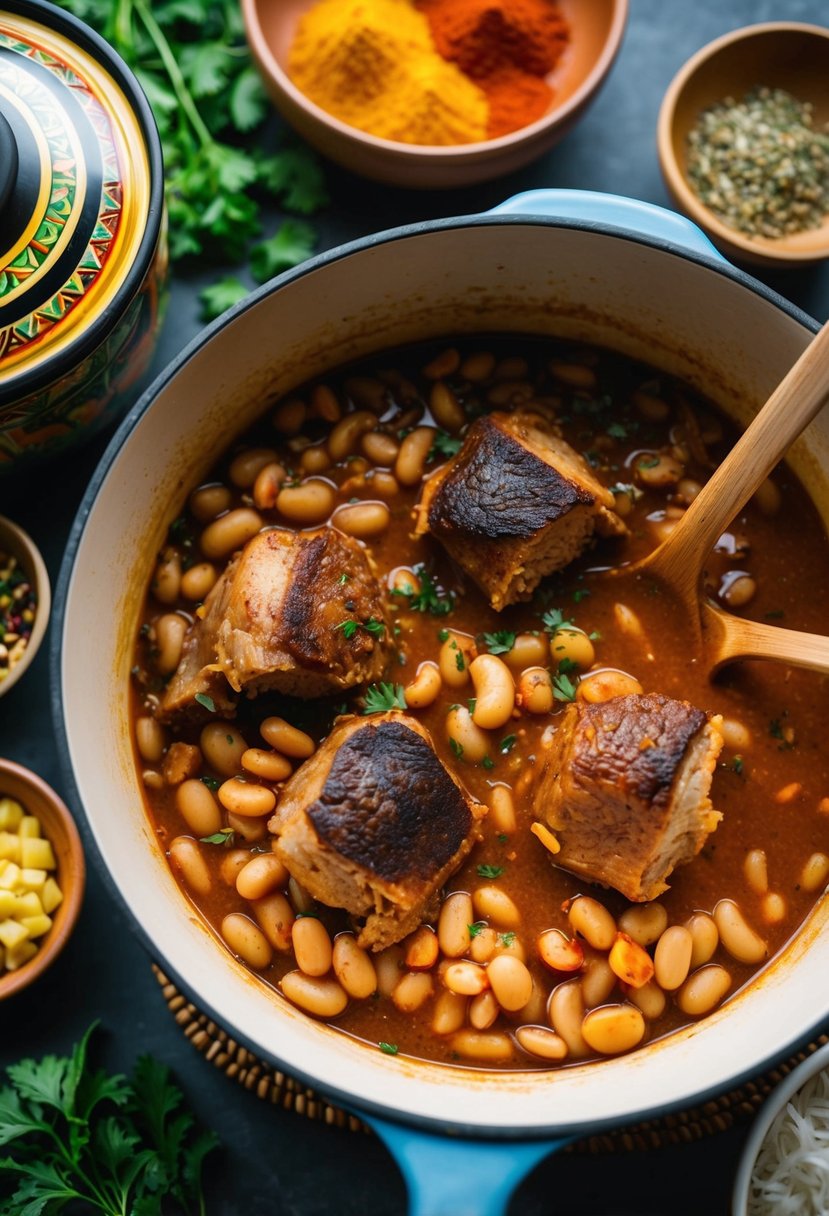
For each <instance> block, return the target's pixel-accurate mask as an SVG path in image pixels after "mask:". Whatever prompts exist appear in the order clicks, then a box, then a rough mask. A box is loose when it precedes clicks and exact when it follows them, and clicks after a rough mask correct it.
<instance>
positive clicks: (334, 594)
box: [159, 528, 394, 719]
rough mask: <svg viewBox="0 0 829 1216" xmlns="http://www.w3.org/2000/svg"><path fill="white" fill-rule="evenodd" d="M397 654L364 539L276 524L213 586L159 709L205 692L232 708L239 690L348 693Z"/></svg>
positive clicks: (184, 704)
mask: <svg viewBox="0 0 829 1216" xmlns="http://www.w3.org/2000/svg"><path fill="white" fill-rule="evenodd" d="M345 622H351V623H352V624H351V625H349V626H348V627H344V623H345ZM367 625H368V626H369V627H368V628H366V626H367ZM393 651H394V639H393V637H392V632H391V626H390V622H389V619H388V616H387V612H386V607H385V602H384V597H383V592H382V590H381V587H380V584H379V582H378V581H377V578H376V577H375V575H374V573H373V571H372V568H371V566H370V564H369V558H368V556H367V554H366V551H365V549H363V548H362V546H361V545H360V544H359V542H358V541H356V540H353V539H352V538H351V537H350V536H345V535H344V534H343V533H342V532H338V531H336V530H335V529H333V528H323V529H320V530H318V531H314V532H293V531H289V530H287V529H283V528H272V529H269V530H268V531H266V532H260V533H258V535H256V536H254V537H253V539H252V540H249V541H248V543H247V544H246V545H245V547H244V549H242V551H241V553H239V554H238V555H237V556H236V557H234V558H233V560H232V561H231V563H230V565H229V566H228V567H227V569H226V570H225V572H224V574H223V575H222V577H221V578H220V579H219V580H218V582H217V583H216V585H215V586H214V587H213V589H212V590H211V592H210V594H209V595H208V597H207V599H206V601H205V604H204V616H203V618H202V619H201V620H196V621H195V622H194V624H193V625H192V626H191V627H190V629H189V630H188V632H187V636H186V638H185V641H184V649H183V652H182V656H181V661H180V663H179V665H178V667H177V669H176V671H175V672H174V674H173V676H172V678H171V680H170V682H169V684H168V686H167V690H166V692H165V694H164V697H163V699H162V702H161V707H160V714H159V716H160V717H162V718H164V719H168V718H171V717H173V716H175V715H177V714H179V713H181V712H182V711H185V710H190V709H192V707H193V704H194V700H195V697H196V694H197V693H203V694H204V693H206V694H207V695H208V696H210V697H212V698H213V700H214V702H215V704H216V708H217V709H218V710H219V711H220V712H222V713H227V712H229V711H232V709H233V706H234V697H233V693H239V692H244V693H246V694H247V696H249V697H252V696H256V694H257V693H258V692H261V691H262V690H263V689H275V690H276V691H278V692H281V693H285V694H287V695H289V696H294V697H306V698H309V697H319V696H324V695H325V694H326V693H335V692H339V691H341V690H342V689H346V688H353V687H355V685H358V684H362V683H365V682H367V681H372V680H377V679H378V678H379V677H381V676H382V675H383V672H384V670H385V667H386V664H387V662H388V660H389V658H390V656H391V654H392V652H393Z"/></svg>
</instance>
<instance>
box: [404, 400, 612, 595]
mask: <svg viewBox="0 0 829 1216" xmlns="http://www.w3.org/2000/svg"><path fill="white" fill-rule="evenodd" d="M612 507H613V495H612V494H611V493H610V491H609V490H607V489H606V488H605V487H604V486H602V485H601V484H600V483H599V482H598V481H597V480H596V478H595V477H594V476H593V474H592V473H591V472H590V469H589V468H588V467H587V464H586V463H585V462H584V461H583V460H582V458H581V456H579V454H578V452H576V451H574V449H573V448H571V447H570V445H569V444H567V443H565V442H564V440H563V439H561V438H560V437H559V436H558V435H557V434H556V432H555V431H554V430H553V428H552V427H551V426H550V425H549V424H548V423H546V422H545V421H544V419H543V418H541V417H540V415H538V414H529V413H526V412H520V411H519V412H516V413H514V414H502V413H494V414H489V415H487V416H485V417H483V418H479V419H478V420H477V421H476V422H475V423H473V425H472V426H471V427H470V429H469V433H468V435H467V436H466V439H465V440H464V444H463V447H462V448H461V450H460V451H459V452H458V454H457V456H455V457H454V459H453V460H451V461H450V462H449V464H447V465H446V466H445V468H443V469H440V470H439V471H438V472H437V473H436V474H435V475H434V476H433V477H430V478H429V480H428V481H427V482H426V484H425V486H424V488H423V495H422V498H421V501H420V504H419V506H418V508H417V512H418V521H417V527H416V532H417V534H418V535H423V534H425V533H427V532H431V534H432V535H433V536H435V537H437V539H438V540H439V541H440V542H441V543H442V544H443V546H444V548H445V549H446V550H447V552H448V553H449V554H450V556H451V557H453V558H454V559H455V561H456V562H457V563H458V565H459V566H461V567H462V569H464V570H465V571H466V573H467V574H469V575H470V576H471V577H472V578H473V579H474V580H475V582H476V583H477V584H478V586H479V587H480V588H481V590H482V591H483V592H484V593H485V594H486V595H487V596H488V597H489V600H490V603H491V604H492V607H493V608H495V609H496V611H500V610H501V609H502V608H505V607H506V606H507V605H508V604H514V603H515V602H516V600H527V599H529V598H530V596H531V595H532V593H533V591H534V590H535V588H536V587H537V586H538V584H539V582H540V581H541V579H542V578H544V577H545V575H547V574H552V573H553V571H555V570H561V569H562V567H563V566H566V565H567V564H568V563H569V562H571V561H572V560H573V558H575V557H578V555H579V554H580V553H581V552H582V550H583V549H584V548H585V546H586V545H588V544H589V543H590V541H591V539H592V538H593V536H594V534H598V535H599V536H619V535H622V534H623V533H624V532H625V531H626V528H625V525H624V524H623V523H622V521H621V520H620V519H619V517H618V516H617V515H616V514H615V513H614V512H613V510H612Z"/></svg>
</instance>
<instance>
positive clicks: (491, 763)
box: [481, 756, 495, 769]
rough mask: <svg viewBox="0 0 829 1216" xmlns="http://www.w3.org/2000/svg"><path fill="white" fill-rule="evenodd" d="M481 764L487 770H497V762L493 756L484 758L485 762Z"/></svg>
mask: <svg viewBox="0 0 829 1216" xmlns="http://www.w3.org/2000/svg"><path fill="white" fill-rule="evenodd" d="M481 764H482V765H483V766H484V768H486V769H492V768H495V761H494V760H493V759H492V757H491V756H484V758H483V760H482V761H481Z"/></svg>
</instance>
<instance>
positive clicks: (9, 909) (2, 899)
mask: <svg viewBox="0 0 829 1216" xmlns="http://www.w3.org/2000/svg"><path fill="white" fill-rule="evenodd" d="M16 903H17V896H16V895H15V893H14V892H13V891H0V920H5V919H6V918H7V917H9V916H14V908H15V904H16Z"/></svg>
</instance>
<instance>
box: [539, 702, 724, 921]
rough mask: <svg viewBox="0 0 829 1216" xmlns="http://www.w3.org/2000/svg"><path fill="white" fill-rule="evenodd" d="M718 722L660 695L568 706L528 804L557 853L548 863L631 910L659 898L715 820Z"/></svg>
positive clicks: (699, 847) (716, 821) (690, 707)
mask: <svg viewBox="0 0 829 1216" xmlns="http://www.w3.org/2000/svg"><path fill="white" fill-rule="evenodd" d="M720 721H721V719H720V718H719V717H713V718H710V719H709V718H708V717H706V715H705V714H704V713H702V711H701V710H699V709H695V708H694V706H693V705H689V704H688V702H687V701H674V700H672V699H671V698H670V697H665V696H662V695H661V694H660V693H649V694H633V695H631V696H626V697H614V698H612V699H611V700H610V701H605V702H603V703H601V704H599V705H590V704H586V703H584V702H581V701H578V702H576V703H574V704H573V705H570V706H569V707H568V708H567V711H566V713H565V714H564V715H563V717H562V718H561V720H560V724H559V726H558V729H557V731H556V733H555V736H554V738H553V742H552V746H551V748H550V750H549V751H548V752H547V754H546V755H545V756H544V758H543V760H542V761H541V764H542V776H541V780H540V783H539V785H538V788H537V791H536V795H535V802H534V807H535V813H536V816H537V818H538V819H540V820H543V821H545V822H546V823H547V824H548V825H549V826H550V828H552V830H553V832H554V833H555V834H556V836H557V838H558V840H559V843H560V845H561V852H560V853H558V854H556V857H555V861H556V864H557V865H560V866H563V867H564V869H565V870H572V871H573V873H574V874H581V875H584V877H585V878H589V879H591V880H592V881H594V882H599V883H604V884H605V885H606V886H611V887H615V888H616V890H617V891H621V893H622V894H623V895H624V896H626V898H627V899H630V900H633V901H634V902H641V901H644V900H649V899H655V898H656V896H657V895H659V894H660V893H661V892H662V891H665V890H666V889H667V887H668V884H667V882H666V881H665V880H666V878H667V877H668V875H669V874H670V873H671V872H672V870H673V869H674V868H675V867H676V866H678V865H682V864H683V863H684V862H687V861H691V859H692V858H693V857H695V856H696V854H697V853H698V852H699V851H700V849H701V848H702V846H703V845H704V843H705V841H706V839H707V837H708V835H709V834H710V833H711V832H713V831H714V829H715V828H716V826H717V824H718V822H719V820H720V819H721V815H720V813H719V811H715V810H713V809H712V806H711V799H710V797H709V792H710V789H711V779H712V777H713V775H714V768H715V766H716V763H717V757H718V756H719V754H720V750H721V748H722V745H723V740H722V735H721V734H720V731H719V724H720Z"/></svg>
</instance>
